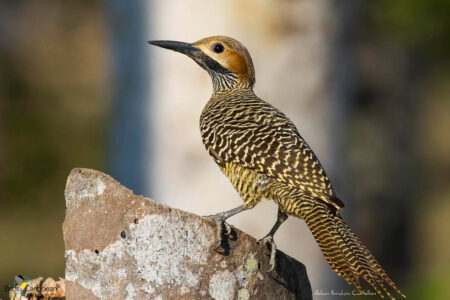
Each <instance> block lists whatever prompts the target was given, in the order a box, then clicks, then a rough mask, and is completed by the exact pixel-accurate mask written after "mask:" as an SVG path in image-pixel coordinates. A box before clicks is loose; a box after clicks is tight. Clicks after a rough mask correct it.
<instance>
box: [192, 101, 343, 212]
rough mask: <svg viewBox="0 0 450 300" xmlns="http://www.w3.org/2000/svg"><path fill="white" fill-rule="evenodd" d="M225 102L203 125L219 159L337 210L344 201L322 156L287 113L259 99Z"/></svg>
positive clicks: (212, 150) (207, 142) (216, 108)
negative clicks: (309, 144) (335, 192)
mask: <svg viewBox="0 0 450 300" xmlns="http://www.w3.org/2000/svg"><path fill="white" fill-rule="evenodd" d="M227 104H228V105H229V107H227V106H228V105H227V106H217V107H211V108H210V111H209V112H207V113H208V114H210V115H209V116H208V117H209V121H210V122H209V123H208V126H207V127H208V128H206V127H205V126H204V127H203V128H201V130H202V136H203V141H204V143H205V146H206V148H207V149H208V150H209V152H210V153H211V155H212V156H214V157H216V160H217V159H219V160H220V159H221V160H224V161H227V162H233V163H235V164H237V165H240V166H243V167H246V168H249V169H253V170H255V171H257V172H258V173H261V174H264V175H266V176H267V177H269V178H272V179H274V180H277V181H279V182H283V183H285V184H287V185H289V186H292V187H295V188H297V189H299V190H302V191H304V192H305V193H307V194H310V195H312V196H314V197H317V198H319V199H321V200H323V201H324V202H326V203H328V204H330V205H332V206H333V207H335V208H337V209H339V208H341V207H343V206H344V205H343V203H342V201H340V200H339V199H337V198H336V197H335V195H334V192H333V189H332V187H331V184H330V181H329V179H328V177H327V176H326V174H325V171H324V170H323V168H322V166H321V165H320V162H319V160H318V159H317V158H316V156H315V154H314V153H313V152H312V151H311V149H310V148H309V146H308V144H307V143H306V142H305V141H304V140H303V138H302V137H301V136H300V134H299V133H298V131H297V128H296V127H295V125H294V124H293V123H292V122H291V121H290V120H289V119H288V118H287V117H286V116H285V115H284V114H283V113H281V112H280V111H278V110H277V109H276V108H274V107H273V106H271V105H270V104H268V103H266V102H264V101H262V100H260V99H257V98H255V99H251V100H249V99H247V100H246V101H245V103H238V105H237V104H236V103H227ZM215 110H217V111H215ZM218 116H220V117H218Z"/></svg>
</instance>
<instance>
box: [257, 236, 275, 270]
mask: <svg viewBox="0 0 450 300" xmlns="http://www.w3.org/2000/svg"><path fill="white" fill-rule="evenodd" d="M258 243H262V244H263V245H264V246H267V245H270V261H269V264H270V268H269V269H268V270H267V272H272V271H273V270H274V269H275V255H276V253H277V245H276V244H275V241H274V240H273V236H271V235H268V236H265V237H264V238H262V239H259V240H258Z"/></svg>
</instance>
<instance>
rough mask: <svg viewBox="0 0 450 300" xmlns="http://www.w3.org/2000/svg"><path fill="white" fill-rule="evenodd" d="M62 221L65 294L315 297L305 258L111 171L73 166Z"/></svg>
mask: <svg viewBox="0 0 450 300" xmlns="http://www.w3.org/2000/svg"><path fill="white" fill-rule="evenodd" d="M65 197H66V207H67V208H66V219H65V221H64V225H63V232H64V242H65V249H66V274H65V275H66V278H65V292H66V297H67V299H220V300H226V299H242V300H243V299H312V293H311V286H310V283H309V280H308V277H307V274H306V269H305V267H304V265H303V264H301V263H299V262H298V261H296V260H294V259H293V258H291V257H289V256H287V255H286V254H284V253H282V252H279V251H278V252H277V266H276V268H275V270H274V271H272V272H270V273H267V272H266V271H265V270H266V269H268V268H269V266H268V263H269V255H268V253H269V252H268V250H267V249H266V248H265V247H263V246H261V245H259V244H257V242H256V240H255V239H254V238H252V237H251V236H249V235H247V234H246V233H244V232H241V231H239V230H237V229H234V228H233V232H232V234H231V236H230V237H229V238H228V239H227V238H224V242H223V243H222V247H221V248H220V249H218V250H215V249H214V248H215V247H214V245H215V241H216V238H217V237H216V230H215V225H214V224H213V223H212V222H211V221H209V220H206V219H204V218H201V217H199V216H197V215H194V214H191V213H188V212H184V211H180V210H177V209H174V208H170V207H167V206H164V205H162V204H160V203H157V202H154V201H152V200H150V199H148V198H144V197H141V196H136V195H134V194H133V192H132V191H131V190H129V189H127V188H125V187H123V186H122V185H120V184H119V183H118V182H117V181H115V180H114V179H113V178H111V177H110V176H108V175H105V174H103V173H101V172H98V171H94V170H89V169H74V170H72V172H71V174H70V176H69V178H68V180H67V186H66V191H65Z"/></svg>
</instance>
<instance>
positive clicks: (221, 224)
mask: <svg viewBox="0 0 450 300" xmlns="http://www.w3.org/2000/svg"><path fill="white" fill-rule="evenodd" d="M204 218H206V219H208V220H211V221H213V222H214V223H215V224H216V228H217V242H216V248H215V249H218V248H220V246H221V245H222V235H224V234H225V235H229V234H230V233H231V226H230V224H228V223H227V222H225V220H226V218H225V217H224V216H223V215H222V214H216V215H211V216H204ZM224 229H225V230H224Z"/></svg>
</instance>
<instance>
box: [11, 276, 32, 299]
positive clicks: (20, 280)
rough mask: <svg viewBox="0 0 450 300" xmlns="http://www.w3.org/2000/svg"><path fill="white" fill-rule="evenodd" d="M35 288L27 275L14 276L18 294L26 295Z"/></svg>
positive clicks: (15, 288)
mask: <svg viewBox="0 0 450 300" xmlns="http://www.w3.org/2000/svg"><path fill="white" fill-rule="evenodd" d="M27 286H28V287H29V288H28V289H27ZM32 288H33V282H31V280H30V278H28V277H27V276H22V275H18V276H15V277H14V290H15V291H16V294H17V295H21V296H26V295H28V294H29V293H30V291H31V289H32Z"/></svg>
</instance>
